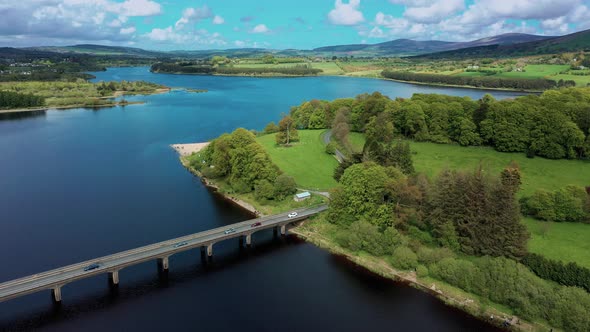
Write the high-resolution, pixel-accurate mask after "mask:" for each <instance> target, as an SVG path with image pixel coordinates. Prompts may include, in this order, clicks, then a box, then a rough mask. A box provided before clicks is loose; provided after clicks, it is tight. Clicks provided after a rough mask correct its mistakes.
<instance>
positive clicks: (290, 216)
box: [287, 211, 297, 218]
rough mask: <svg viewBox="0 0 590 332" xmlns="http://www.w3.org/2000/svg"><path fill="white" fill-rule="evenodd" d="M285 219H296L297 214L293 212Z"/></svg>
mask: <svg viewBox="0 0 590 332" xmlns="http://www.w3.org/2000/svg"><path fill="white" fill-rule="evenodd" d="M287 217H289V218H295V217H297V212H295V211H293V212H291V213H289V214H288V215H287Z"/></svg>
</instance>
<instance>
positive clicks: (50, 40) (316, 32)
mask: <svg viewBox="0 0 590 332" xmlns="http://www.w3.org/2000/svg"><path fill="white" fill-rule="evenodd" d="M589 2H590V0H298V1H284V0H283V1H278V0H256V1H248V0H212V1H195V0H191V1H188V0H180V1H179V0H2V2H1V3H0V18H2V19H1V20H0V46H13V47H21V46H41V45H72V44H79V43H93V44H108V45H122V46H134V47H142V48H146V49H159V50H174V49H187V50H193V49H212V48H223V49H225V48H238V47H264V48H275V49H285V48H299V49H310V48H314V47H320V46H326V45H336V44H360V43H378V42H383V41H387V40H393V39H398V38H411V39H418V40H431V39H437V40H450V41H463V40H473V39H478V38H483V37H487V36H493V35H497V34H501V33H507V32H523V33H534V34H543V35H563V34H567V33H571V32H575V31H580V30H584V29H590V8H589V7H590V3H589Z"/></svg>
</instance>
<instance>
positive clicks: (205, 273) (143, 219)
mask: <svg viewBox="0 0 590 332" xmlns="http://www.w3.org/2000/svg"><path fill="white" fill-rule="evenodd" d="M95 75H96V76H97V80H123V79H125V80H149V81H154V82H158V83H162V84H165V85H167V86H170V87H186V88H199V89H208V90H209V92H207V93H200V94H196V93H187V92H184V91H173V92H171V93H168V94H162V95H154V96H136V97H130V98H128V99H129V100H144V101H146V103H145V104H143V105H130V106H126V107H114V108H106V109H100V110H87V109H76V110H67V111H47V112H40V113H37V114H31V115H12V116H5V117H3V118H2V120H0V174H2V176H0V253H1V254H0V267H1V268H0V282H3V281H7V280H10V279H14V278H18V277H22V276H25V275H29V274H33V273H36V272H41V271H44V270H47V269H51V268H56V267H59V266H62V265H65V264H70V263H75V262H78V261H81V260H86V259H90V258H93V257H97V256H101V255H106V254H111V253H115V252H118V251H121V250H126V249H130V248H133V247H137V246H140V245H145V244H149V243H153V242H157V241H161V240H165V239H169V238H172V237H176V236H181V235H185V234H189V233H194V232H198V231H201V230H205V229H209V228H212V227H217V226H221V225H225V224H230V223H234V222H237V221H241V220H245V219H248V218H250V216H249V215H247V214H246V213H244V212H243V211H241V210H239V209H236V208H235V207H233V206H232V205H230V204H229V203H227V202H225V201H224V200H223V199H220V198H219V197H217V196H216V195H214V194H212V193H211V192H209V191H208V190H207V189H206V188H205V187H204V186H203V185H202V184H201V183H200V182H199V180H198V179H197V178H195V177H193V176H192V175H191V174H190V173H188V172H187V171H186V170H185V169H184V168H183V167H182V166H181V165H180V163H179V162H178V157H177V155H176V154H175V153H174V151H173V150H172V149H171V148H170V147H169V145H170V144H173V143H184V142H200V141H206V140H209V139H211V138H214V137H216V136H218V135H220V134H221V133H223V132H229V131H232V130H234V129H235V128H236V127H239V126H243V127H246V128H254V129H261V128H263V127H264V125H265V124H266V123H268V122H269V121H273V120H274V121H276V120H278V119H279V118H280V115H281V113H287V112H288V110H289V107H290V106H292V105H297V104H299V103H301V102H302V101H304V100H308V99H312V98H320V99H334V98H341V97H349V96H354V95H356V94H359V93H363V92H373V91H380V92H382V93H384V94H386V95H389V96H391V97H398V96H399V97H409V96H411V94H412V93H415V92H432V93H434V92H436V93H447V94H453V95H461V96H463V95H466V96H471V97H474V98H479V97H480V96H482V95H483V94H484V93H485V92H482V91H478V90H468V89H452V88H430V87H425V86H415V85H408V84H401V83H395V82H388V81H379V80H370V79H357V78H339V77H319V78H297V79H257V78H238V77H212V76H177V75H163V74H151V73H149V72H148V70H147V68H119V69H110V70H109V71H107V72H101V73H95ZM493 94H494V95H495V96H496V97H497V98H505V97H511V96H514V95H515V94H510V93H493ZM253 242H254V247H253V248H252V249H250V250H240V249H239V248H238V243H237V240H236V242H231V241H228V242H225V243H220V244H218V245H216V247H215V258H214V262H213V263H212V264H209V265H206V264H203V263H202V262H201V260H200V255H199V252H198V251H191V252H187V253H183V254H180V255H177V256H173V257H172V258H171V262H170V265H171V270H170V273H169V275H168V278H167V279H166V278H159V277H158V275H157V273H156V265H155V262H150V263H145V264H141V265H138V266H135V267H131V268H128V269H125V270H122V271H121V274H120V278H121V283H120V287H119V289H118V290H117V291H112V290H109V287H108V284H107V280H106V276H102V277H96V278H93V279H88V280H83V281H79V282H76V283H72V284H69V285H67V286H65V287H64V288H63V289H62V293H63V299H64V303H63V305H62V306H61V307H54V306H53V305H52V304H51V301H50V295H49V292H41V293H37V294H33V295H29V296H26V297H23V298H19V299H15V300H12V301H8V302H4V303H0V330H27V329H42V330H54V331H102V330H106V329H109V330H113V331H128V330H142V331H148V330H163V329H170V330H171V329H176V330H183V331H184V330H197V329H199V330H216V331H221V330H246V331H250V330H252V331H275V330H279V329H280V330H288V331H301V330H307V331H320V330H322V331H323V330H339V331H359V330H384V329H394V330H410V329H411V330H417V331H428V330H437V331H456V330H473V329H479V330H482V331H486V330H493V328H491V327H489V326H488V325H486V324H484V323H482V322H479V321H477V320H475V319H473V318H471V317H468V316H466V315H464V314H463V313H461V312H458V311H456V310H454V309H451V308H448V307H446V306H444V305H443V304H441V303H440V302H439V301H437V300H436V299H434V298H432V297H430V296H429V295H427V294H424V293H422V292H419V291H417V290H414V289H412V288H410V287H407V286H404V285H401V284H396V283H392V282H389V281H386V280H382V279H380V278H377V277H375V276H372V275H370V274H368V273H366V272H365V271H363V270H362V269H358V268H355V267H354V266H351V265H350V264H348V263H347V262H346V261H344V260H342V259H340V258H338V257H335V256H333V255H330V254H328V253H326V252H325V251H322V250H321V249H318V248H316V247H314V246H313V245H310V244H306V243H303V242H301V241H298V240H296V239H294V238H287V239H274V238H273V236H272V233H270V232H268V233H265V232H262V233H259V234H258V233H257V234H255V235H254V238H253Z"/></svg>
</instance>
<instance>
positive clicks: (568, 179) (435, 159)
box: [349, 133, 590, 196]
mask: <svg viewBox="0 0 590 332" xmlns="http://www.w3.org/2000/svg"><path fill="white" fill-rule="evenodd" d="M349 139H350V142H351V144H352V146H353V148H354V149H355V150H356V151H361V150H362V146H363V144H364V136H363V135H362V134H359V133H351V135H350V138H349ZM410 146H411V149H412V152H413V153H414V155H413V160H414V167H415V168H416V171H418V172H423V173H425V174H427V175H428V176H429V177H433V176H435V175H436V174H438V173H439V172H440V171H441V170H442V169H444V168H445V167H446V168H449V169H474V168H475V167H477V165H479V163H480V162H481V163H483V165H484V166H485V167H487V168H488V169H490V170H491V171H492V172H497V173H499V172H500V171H501V170H502V169H503V168H504V167H505V166H506V165H508V164H509V163H510V162H511V161H513V160H514V161H516V162H517V163H518V164H519V165H520V169H521V172H522V182H523V184H522V190H521V191H520V195H524V196H528V195H531V194H532V193H533V192H534V191H535V190H536V189H540V188H543V189H547V190H555V189H558V188H561V187H564V186H566V185H568V184H575V185H579V186H583V185H584V186H585V185H590V162H587V161H581V160H565V159H563V160H550V159H544V158H539V157H537V158H533V159H530V158H527V157H526V156H525V154H524V153H504V152H498V151H495V150H494V149H492V148H490V147H463V146H458V145H450V144H435V143H427V142H410Z"/></svg>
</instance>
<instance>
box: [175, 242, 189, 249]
mask: <svg viewBox="0 0 590 332" xmlns="http://www.w3.org/2000/svg"><path fill="white" fill-rule="evenodd" d="M187 244H188V242H186V241H183V242H178V243H177V244H175V245H174V246H173V247H174V248H180V247H184V246H186V245H187Z"/></svg>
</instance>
